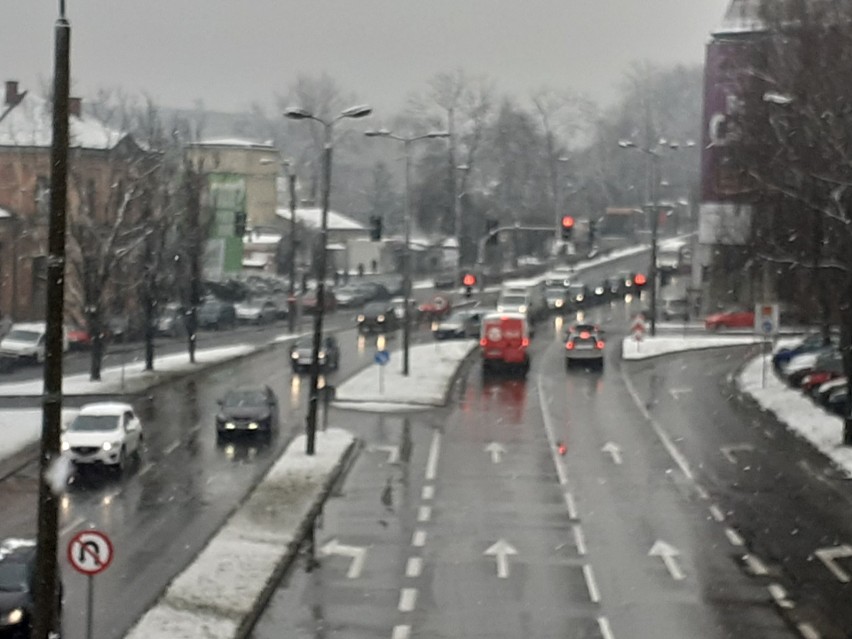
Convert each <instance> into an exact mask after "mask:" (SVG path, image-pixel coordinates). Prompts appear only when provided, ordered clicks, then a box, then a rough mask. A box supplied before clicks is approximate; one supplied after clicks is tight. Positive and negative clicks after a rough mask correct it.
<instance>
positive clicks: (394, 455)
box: [370, 444, 399, 464]
mask: <svg viewBox="0 0 852 639" xmlns="http://www.w3.org/2000/svg"><path fill="white" fill-rule="evenodd" d="M370 450H371V451H378V452H382V453H387V454H388V463H389V464H398V463H399V446H390V445H385V444H383V445H378V446H370Z"/></svg>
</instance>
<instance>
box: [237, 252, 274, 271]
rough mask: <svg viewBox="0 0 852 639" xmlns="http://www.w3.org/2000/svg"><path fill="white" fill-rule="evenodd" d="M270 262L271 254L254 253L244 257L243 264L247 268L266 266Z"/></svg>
mask: <svg viewBox="0 0 852 639" xmlns="http://www.w3.org/2000/svg"><path fill="white" fill-rule="evenodd" d="M267 264H269V255H265V254H262V253H253V254H252V255H251V256H250V257H244V258H243V266H244V267H246V268H264V267H265V266H266V265H267Z"/></svg>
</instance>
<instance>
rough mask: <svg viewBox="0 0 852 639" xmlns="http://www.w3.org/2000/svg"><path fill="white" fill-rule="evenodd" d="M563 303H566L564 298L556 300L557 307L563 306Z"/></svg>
mask: <svg viewBox="0 0 852 639" xmlns="http://www.w3.org/2000/svg"><path fill="white" fill-rule="evenodd" d="M563 304H564V302H563V301H562V300H556V302H555V306H556V308H562V305H563Z"/></svg>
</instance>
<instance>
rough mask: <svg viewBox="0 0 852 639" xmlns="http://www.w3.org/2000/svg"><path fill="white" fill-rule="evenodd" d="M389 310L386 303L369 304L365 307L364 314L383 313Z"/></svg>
mask: <svg viewBox="0 0 852 639" xmlns="http://www.w3.org/2000/svg"><path fill="white" fill-rule="evenodd" d="M387 310H388V308H387V306H385V305H384V304H367V306H365V307H364V315H382V314H384V313H386V312H387Z"/></svg>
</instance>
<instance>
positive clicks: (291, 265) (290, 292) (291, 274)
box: [260, 158, 298, 333]
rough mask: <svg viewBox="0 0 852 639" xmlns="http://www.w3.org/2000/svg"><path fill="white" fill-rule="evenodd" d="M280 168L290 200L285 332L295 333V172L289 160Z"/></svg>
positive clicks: (264, 160) (269, 160) (269, 161)
mask: <svg viewBox="0 0 852 639" xmlns="http://www.w3.org/2000/svg"><path fill="white" fill-rule="evenodd" d="M274 162H275V160H272V159H267V158H264V159H262V160H261V161H260V163H261V164H272V163H274ZM281 166H283V167H285V168H286V169H287V189H288V194H289V198H290V259H289V260H288V269H287V270H288V275H287V277H288V279H289V280H290V282H289V284H288V286H287V330H288V331H289V332H290V333H295V332H296V315H297V312H296V246H297V244H298V242H297V241H296V172H295V171H294V170H293V163H292V162H291V161H290V160H284V161H282V162H281Z"/></svg>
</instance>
